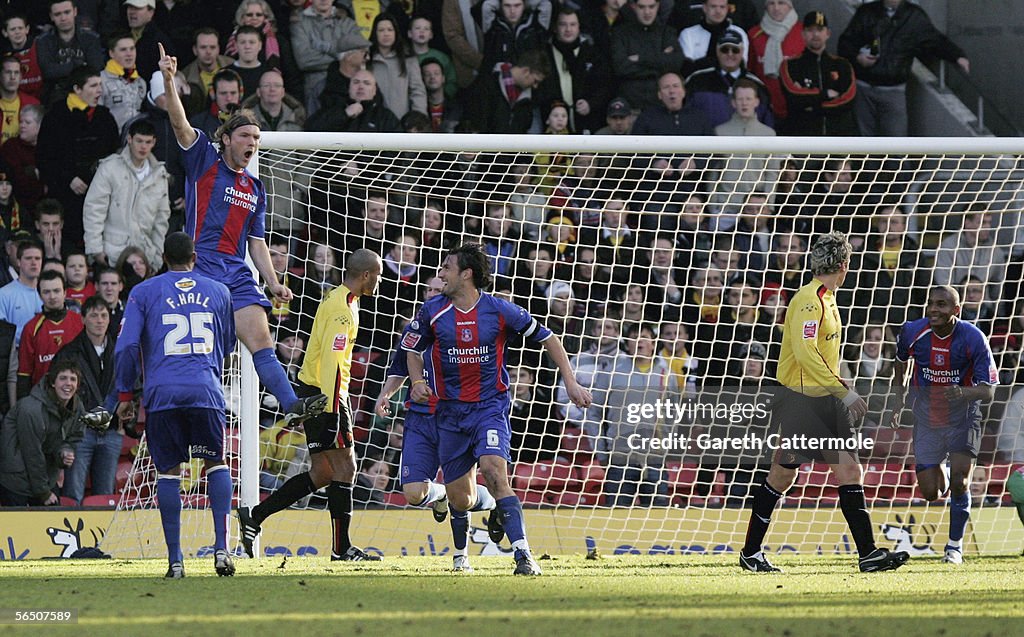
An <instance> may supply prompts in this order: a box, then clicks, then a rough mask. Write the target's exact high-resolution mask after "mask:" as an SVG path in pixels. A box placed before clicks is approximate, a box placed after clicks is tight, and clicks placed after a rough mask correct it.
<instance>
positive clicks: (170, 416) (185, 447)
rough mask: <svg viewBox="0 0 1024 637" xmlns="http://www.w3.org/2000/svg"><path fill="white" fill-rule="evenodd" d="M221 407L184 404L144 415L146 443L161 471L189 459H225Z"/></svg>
mask: <svg viewBox="0 0 1024 637" xmlns="http://www.w3.org/2000/svg"><path fill="white" fill-rule="evenodd" d="M226 424H227V419H226V418H225V416H224V411H223V410H221V409H206V408H202V407H183V408H178V409H166V410H163V411H155V412H149V413H147V414H146V445H147V447H148V448H149V455H150V456H151V457H152V458H153V464H155V465H156V470H157V471H159V472H160V473H164V472H166V471H170V470H171V469H174V468H175V467H177V466H178V465H180V464H181V463H183V462H188V461H189V459H190V458H202V459H204V460H223V459H224V427H225V425H226Z"/></svg>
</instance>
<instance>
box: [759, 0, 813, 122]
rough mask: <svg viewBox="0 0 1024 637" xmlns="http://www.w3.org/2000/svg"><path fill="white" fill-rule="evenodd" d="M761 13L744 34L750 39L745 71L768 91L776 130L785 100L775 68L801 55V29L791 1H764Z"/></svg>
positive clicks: (783, 114)
mask: <svg viewBox="0 0 1024 637" xmlns="http://www.w3.org/2000/svg"><path fill="white" fill-rule="evenodd" d="M764 11H765V13H764V16H763V17H762V18H761V23H760V24H758V25H755V26H753V27H751V28H750V31H748V32H747V34H748V37H749V39H750V50H749V51H748V52H747V68H748V69H750V72H751V73H753V74H754V75H756V76H758V77H759V78H761V80H763V81H764V84H765V86H766V87H767V88H768V94H769V95H770V96H771V98H772V113H774V114H775V119H776V127H778V126H777V125H778V122H779V121H781V120H783V119H785V118H786V96H785V95H784V94H783V92H782V86H781V85H780V83H779V67H780V66H781V65H782V61H783V60H788V59H790V58H795V57H797V56H798V55H800V53H802V52H803V50H804V38H803V28H802V27H801V25H800V19H799V17H798V16H797V14H796V11H795V10H794V9H793V0H765V3H764Z"/></svg>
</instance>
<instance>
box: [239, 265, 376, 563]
mask: <svg viewBox="0 0 1024 637" xmlns="http://www.w3.org/2000/svg"><path fill="white" fill-rule="evenodd" d="M382 267H383V266H382V263H381V259H380V257H379V256H377V255H376V254H374V253H373V252H371V251H370V250H366V249H359V250H356V251H355V252H353V253H352V254H351V255H350V256H349V257H348V261H347V263H346V267H345V278H344V280H343V282H342V284H341V285H340V286H338V287H337V288H335V289H334V290H332V291H331V293H330V294H328V295H327V298H325V299H324V300H323V301H322V302H321V303H320V307H318V308H317V311H316V318H314V319H313V329H312V333H311V334H310V336H309V345H308V346H307V347H306V357H305V359H304V360H303V363H302V370H301V371H300V372H299V391H298V393H299V394H300V395H315V394H319V393H323V394H324V395H326V396H328V398H329V400H328V405H327V409H326V410H325V411H324V413H323V414H321V415H319V416H314V417H313V418H310V419H309V420H307V421H306V423H305V425H304V428H305V430H306V447H307V448H308V449H309V458H310V470H309V471H308V472H306V473H300V474H299V475H296V476H293V477H292V478H290V479H289V480H288V481H287V482H285V483H284V484H283V485H281V488H280V489H278V490H277V491H274V492H273V493H272V494H270V497H268V498H267V499H266V500H264V501H263V502H261V503H260V504H258V505H257V506H255V507H252V509H251V510H250V509H249V508H248V507H238V523H239V531H240V534H241V536H242V546H243V547H244V548H245V552H246V553H247V554H248V555H249V557H253V546H252V545H253V541H255V539H256V537H257V536H258V535H259V534H260V531H261V527H260V525H261V524H262V523H263V521H264V520H266V519H267V518H268V517H270V516H271V515H273V514H274V513H277V512H278V511H281V510H283V509H286V508H288V507H290V506H291V505H293V504H295V503H296V502H298V501H299V500H301V499H302V498H304V497H306V496H307V495H309V494H311V493H313V492H314V491H317V490H318V489H321V488H323V487H325V486H326V487H327V508H328V510H329V511H330V513H331V526H332V529H333V534H332V541H331V559H332V560H345V561H354V562H358V561H363V560H371V561H377V560H380V556H378V555H370V554H368V553H366V552H365V551H363V550H362V549H360V548H358V547H356V546H353V545H352V542H351V540H350V539H349V535H348V527H349V523H350V522H351V520H352V482H353V480H355V475H356V455H355V451H354V449H353V447H352V421H353V418H352V407H351V405H350V404H349V398H348V384H349V380H350V379H351V373H352V348H353V347H354V346H355V342H356V334H357V333H358V332H359V297H361V296H372V295H373V294H374V293H375V292H376V290H377V281H378V280H379V279H380V272H381V268H382Z"/></svg>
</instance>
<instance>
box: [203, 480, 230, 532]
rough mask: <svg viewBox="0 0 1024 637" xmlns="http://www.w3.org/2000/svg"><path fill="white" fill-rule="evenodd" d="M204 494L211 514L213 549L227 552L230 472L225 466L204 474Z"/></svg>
mask: <svg viewBox="0 0 1024 637" xmlns="http://www.w3.org/2000/svg"><path fill="white" fill-rule="evenodd" d="M206 494H207V495H208V496H209V497H210V510H211V511H212V512H213V549H214V550H215V551H226V550H228V516H230V515H231V471H230V470H229V469H228V466H227V465H223V464H222V465H220V466H218V467H214V468H212V469H210V470H209V471H207V472H206Z"/></svg>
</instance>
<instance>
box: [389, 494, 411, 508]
mask: <svg viewBox="0 0 1024 637" xmlns="http://www.w3.org/2000/svg"><path fill="white" fill-rule="evenodd" d="M384 504H385V505H387V506H389V507H400V508H403V509H404V508H406V507H408V506H409V503H408V502H406V501H405V495H403V494H402V493H397V492H396V493H385V494H384Z"/></svg>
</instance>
